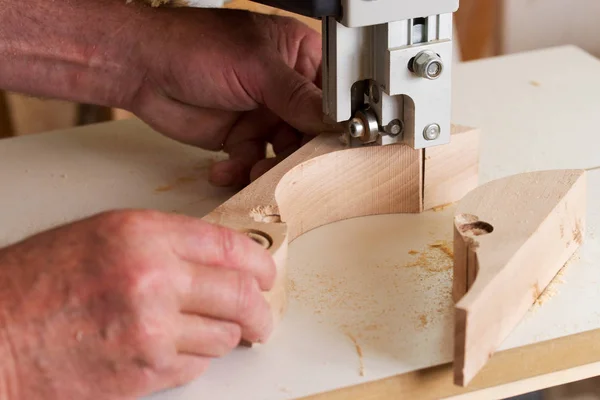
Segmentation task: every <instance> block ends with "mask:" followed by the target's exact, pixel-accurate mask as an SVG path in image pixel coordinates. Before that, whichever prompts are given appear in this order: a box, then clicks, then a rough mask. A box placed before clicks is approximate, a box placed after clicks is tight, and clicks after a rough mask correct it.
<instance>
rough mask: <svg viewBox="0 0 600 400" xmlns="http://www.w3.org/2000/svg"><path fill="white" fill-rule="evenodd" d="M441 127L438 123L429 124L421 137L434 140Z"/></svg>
mask: <svg viewBox="0 0 600 400" xmlns="http://www.w3.org/2000/svg"><path fill="white" fill-rule="evenodd" d="M441 133H442V128H440V126H439V125H438V124H429V125H427V126H426V127H425V129H424V130H423V137H424V138H425V140H436V139H437V138H439V137H440V135H441Z"/></svg>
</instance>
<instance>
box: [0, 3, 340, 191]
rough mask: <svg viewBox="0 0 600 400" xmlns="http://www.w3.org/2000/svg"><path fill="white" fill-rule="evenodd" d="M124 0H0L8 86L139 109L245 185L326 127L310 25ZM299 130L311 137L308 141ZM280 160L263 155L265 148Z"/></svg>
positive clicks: (317, 43) (3, 74)
mask: <svg viewBox="0 0 600 400" xmlns="http://www.w3.org/2000/svg"><path fill="white" fill-rule="evenodd" d="M126 3H128V2H126V1H125V0H88V1H70V2H48V1H45V0H30V1H27V2H18V1H14V0H0V59H1V60H2V62H1V63H0V88H5V89H8V90H13V91H20V92H25V93H29V94H34V95H43V96H50V97H58V98H63V99H68V100H75V101H80V102H85V103H91V104H102V105H108V106H114V107H120V108H125V109H128V110H131V111H133V112H134V113H135V114H137V115H138V116H139V117H141V118H142V119H143V120H144V121H146V122H147V123H149V124H150V125H151V126H152V127H153V128H155V129H156V130H158V131H160V132H163V133H165V134H166V135H168V136H170V137H172V138H174V139H177V140H180V141H182V142H185V143H189V144H193V145H197V146H200V147H202V148H206V149H211V150H221V149H223V150H225V151H226V152H227V153H229V155H230V158H231V160H229V161H225V162H222V163H219V164H216V165H215V166H214V167H213V169H212V171H211V176H210V179H211V181H212V182H213V183H214V184H216V185H220V186H233V185H236V186H237V185H243V184H246V183H248V182H249V180H250V179H251V178H256V177H258V176H259V175H261V174H262V173H263V172H265V171H266V170H268V169H269V168H270V167H272V166H273V165H275V163H276V162H277V161H279V160H281V159H282V158H284V157H286V156H287V155H289V154H291V153H292V152H293V151H295V150H296V149H297V148H298V147H299V146H300V145H301V144H302V140H303V135H302V134H308V135H309V136H310V135H316V134H318V133H321V132H323V131H326V130H329V131H331V130H333V129H334V128H333V127H332V126H328V125H326V124H325V123H323V121H322V119H323V113H322V100H321V90H320V89H319V87H318V86H319V85H318V82H319V81H320V79H321V77H320V65H321V56H322V53H321V38H320V35H319V34H318V33H317V32H315V31H313V30H312V29H310V28H309V27H308V26H306V25H304V24H302V23H301V22H299V21H297V20H295V19H291V18H284V17H277V16H267V15H262V14H253V13H250V12H245V11H238V10H211V9H195V8H150V7H147V6H143V5H141V4H140V3H139V2H135V1H134V2H133V3H130V4H126ZM300 132H301V133H302V134H300ZM267 142H269V143H271V144H272V145H273V148H274V150H275V153H276V154H277V155H278V158H276V159H269V160H264V158H265V147H266V146H265V145H266V143H267Z"/></svg>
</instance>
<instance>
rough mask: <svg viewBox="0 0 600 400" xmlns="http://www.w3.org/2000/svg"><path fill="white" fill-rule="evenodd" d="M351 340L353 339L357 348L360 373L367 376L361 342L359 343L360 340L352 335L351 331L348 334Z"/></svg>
mask: <svg viewBox="0 0 600 400" xmlns="http://www.w3.org/2000/svg"><path fill="white" fill-rule="evenodd" d="M346 335H347V336H348V337H349V338H350V340H352V343H354V347H355V348H356V354H357V355H358V362H359V363H360V364H359V365H360V369H359V374H360V376H365V363H364V359H363V352H362V348H361V347H360V344H358V340H356V338H355V337H354V336H353V335H351V334H350V333H347V334H346Z"/></svg>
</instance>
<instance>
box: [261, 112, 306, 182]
mask: <svg viewBox="0 0 600 400" xmlns="http://www.w3.org/2000/svg"><path fill="white" fill-rule="evenodd" d="M301 141H302V137H301V136H300V134H299V133H298V131H296V130H295V129H294V128H292V127H291V126H289V125H287V124H285V123H281V124H280V125H279V127H278V129H277V131H276V133H275V134H274V135H273V137H272V139H271V143H272V144H273V151H275V154H276V157H275V158H267V159H263V160H260V161H258V162H257V163H256V164H255V165H254V166H253V167H252V171H251V172H250V179H251V180H252V181H255V180H256V179H258V178H260V177H261V176H262V175H264V174H265V173H266V172H268V171H269V170H270V169H271V168H273V167H275V166H276V165H277V164H279V163H280V162H281V161H283V160H284V159H286V158H287V157H288V156H290V155H291V154H292V153H294V152H295V151H296V150H298V149H299V148H300V145H301Z"/></svg>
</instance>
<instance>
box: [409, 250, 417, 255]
mask: <svg viewBox="0 0 600 400" xmlns="http://www.w3.org/2000/svg"><path fill="white" fill-rule="evenodd" d="M408 254H410V255H411V256H416V255H417V254H419V252H418V251H417V250H410V251H409V252H408Z"/></svg>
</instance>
